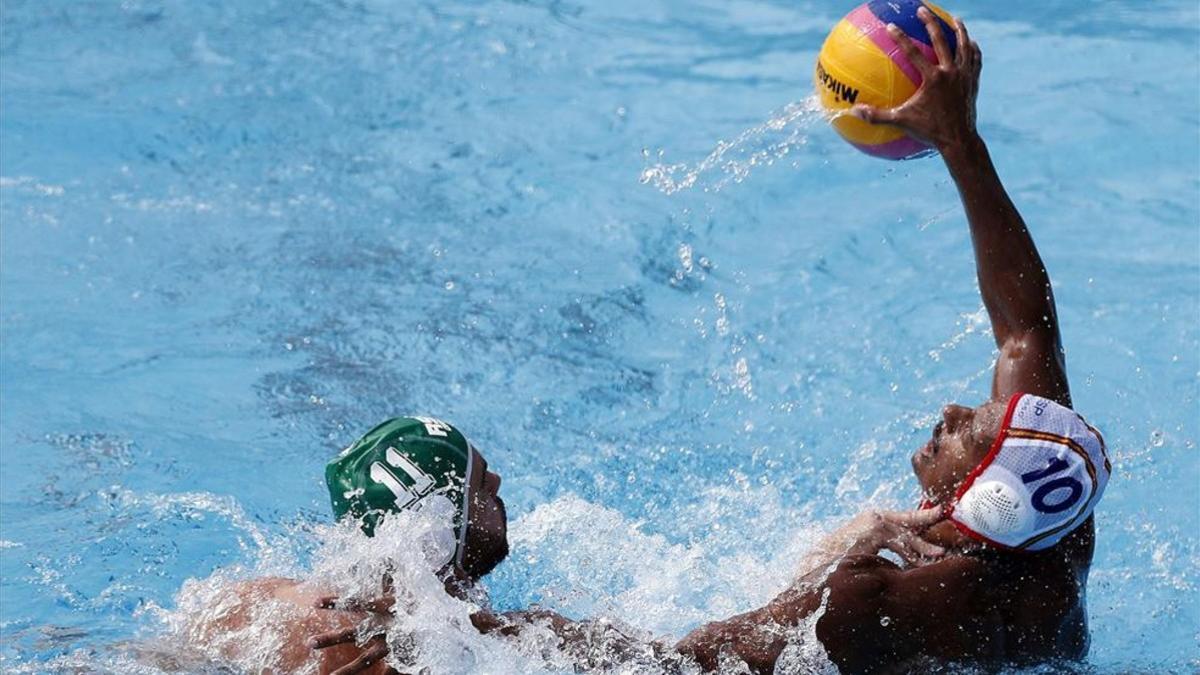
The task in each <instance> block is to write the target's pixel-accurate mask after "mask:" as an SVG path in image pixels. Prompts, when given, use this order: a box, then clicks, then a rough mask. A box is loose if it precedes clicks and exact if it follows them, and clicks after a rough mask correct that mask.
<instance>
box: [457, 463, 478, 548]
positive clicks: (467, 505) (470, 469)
mask: <svg viewBox="0 0 1200 675" xmlns="http://www.w3.org/2000/svg"><path fill="white" fill-rule="evenodd" d="M476 454H478V452H477V451H476V450H475V447H474V446H467V479H466V480H465V481H464V482H463V507H462V524H461V525H459V527H458V547H457V548H456V549H455V551H454V564H455V565H458V566H459V568H463V556H464V554H465V553H466V550H467V527H468V526H469V525H470V524H471V476H472V475H474V469H475V455H476ZM463 569H464V570H465V568H463Z"/></svg>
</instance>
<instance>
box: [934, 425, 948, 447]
mask: <svg viewBox="0 0 1200 675" xmlns="http://www.w3.org/2000/svg"><path fill="white" fill-rule="evenodd" d="M945 429H946V422H945V420H943V421H941V422H938V423H937V424H936V425H934V427H933V447H934V449H935V450H941V449H942V432H943V431H945Z"/></svg>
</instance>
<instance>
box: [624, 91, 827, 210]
mask: <svg viewBox="0 0 1200 675" xmlns="http://www.w3.org/2000/svg"><path fill="white" fill-rule="evenodd" d="M825 119H826V114H825V111H824V109H823V108H822V107H821V104H820V101H819V100H818V99H817V96H816V95H815V94H814V95H812V96H809V97H808V98H805V99H804V100H802V101H799V102H794V103H789V104H787V105H786V106H784V107H783V109H782V110H781V111H779V112H778V113H776V114H773V115H772V116H771V117H770V119H768V120H767V121H766V122H763V123H762V124H759V125H757V126H754V127H751V128H749V129H747V130H745V131H743V132H742V133H740V134H738V135H737V137H736V138H734V139H733V140H732V141H725V140H722V141H720V142H718V143H717V146H716V147H715V148H713V150H712V152H710V153H708V156H706V157H705V158H704V159H702V160H700V161H699V162H697V163H695V164H689V163H687V162H679V163H675V164H667V163H664V162H663V161H662V159H663V151H661V150H660V151H659V152H658V157H657V159H658V160H659V161H658V162H657V163H655V164H653V165H652V166H649V167H647V168H646V169H645V170H643V171H642V175H641V178H640V181H641V182H642V183H643V184H647V183H648V184H651V185H653V186H654V187H656V188H658V189H659V190H660V191H662V192H663V193H664V194H674V193H676V192H679V191H680V190H687V189H691V188H693V187H696V186H697V185H699V186H701V187H702V188H703V190H704V191H705V192H710V191H712V192H716V191H718V190H720V189H721V188H723V187H725V186H726V185H728V184H729V183H730V182H734V183H741V182H742V181H744V180H745V179H746V178H747V177H748V176H749V175H750V172H751V171H753V170H754V168H755V167H757V166H760V165H763V166H770V165H771V164H774V163H775V162H776V161H778V160H780V159H782V158H784V157H786V156H787V155H788V154H789V153H791V152H792V150H794V149H795V148H798V147H801V146H804V145H806V144H807V143H808V130H809V129H810V128H811V127H812V126H813V124H814V123H816V122H817V121H824V120H825ZM642 155H643V156H644V157H646V158H647V159H649V157H650V152H649V151H648V150H643V151H642ZM713 173H715V174H716V175H715V176H714V177H712V178H709V177H708V175H709V174H713Z"/></svg>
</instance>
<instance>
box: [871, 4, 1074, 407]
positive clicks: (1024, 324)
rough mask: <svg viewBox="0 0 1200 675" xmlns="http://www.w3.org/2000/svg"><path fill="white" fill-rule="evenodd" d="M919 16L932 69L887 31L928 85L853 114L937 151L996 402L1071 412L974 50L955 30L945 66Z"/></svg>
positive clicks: (1046, 288) (1046, 301)
mask: <svg viewBox="0 0 1200 675" xmlns="http://www.w3.org/2000/svg"><path fill="white" fill-rule="evenodd" d="M919 15H920V16H921V19H922V20H923V21H924V22H925V25H926V27H927V29H928V30H929V35H930V38H931V40H932V43H933V47H934V52H935V54H936V55H937V61H938V62H937V63H936V64H931V63H930V62H929V61H928V60H927V59H926V58H925V57H924V56H923V55H922V54H921V52H920V51H918V50H917V48H916V47H915V46H914V45H913V44H912V42H911V40H909V38H908V37H907V36H906V35H904V33H903V32H901V31H898V30H891V29H889V30H890V32H891V35H892V37H893V38H894V39H895V40H896V42H897V43H898V44H899V45H900V47H901V49H903V50H904V52H905V54H906V55H907V56H908V58H909V60H911V61H912V63H913V65H914V66H915V67H916V68H917V69H918V70H919V71H920V72H921V74H922V76H923V77H924V82H923V83H922V84H921V87H920V89H919V90H918V91H917V93H916V94H915V95H913V97H912V98H910V99H909V100H908V101H906V102H905V103H904V104H903V105H901V106H899V107H897V108H892V109H890V110H879V109H875V108H870V107H868V106H858V107H857V108H856V109H855V110H854V113H855V114H856V115H858V116H860V117H862V118H863V119H865V120H867V121H869V122H878V123H886V124H894V125H896V126H899V127H901V128H903V129H904V130H905V131H907V132H908V133H910V134H912V135H914V136H917V137H918V138H921V139H923V140H925V141H926V142H928V143H930V144H931V145H933V146H934V147H935V148H937V149H938V151H939V152H940V153H941V155H942V159H943V160H945V162H946V167H947V168H948V169H949V170H950V175H951V176H952V177H953V178H954V182H955V184H956V185H957V186H958V192H959V195H960V196H961V197H962V202H963V207H964V208H965V210H966V213H967V221H968V222H969V223H970V227H971V242H972V244H973V246H974V249H975V269H976V272H977V274H978V276H979V290H980V293H981V294H982V295H983V304H984V306H985V307H986V308H987V312H988V317H989V318H990V319H991V322H992V333H993V334H994V335H995V338H996V346H997V347H999V349H1000V357H999V359H998V361H997V363H996V372H995V378H994V379H993V382H992V397H993V398H996V399H1001V400H1003V399H1007V398H1008V397H1009V396H1011V395H1012V394H1013V393H1015V392H1018V391H1023V392H1027V393H1031V394H1037V395H1039V396H1045V397H1047V398H1050V399H1053V400H1056V401H1058V402H1060V403H1062V404H1064V405H1068V406H1069V405H1070V404H1071V400H1070V391H1069V389H1068V386H1067V375H1066V365H1065V363H1064V359H1063V351H1062V341H1061V338H1060V336H1059V330H1058V316H1057V313H1056V312H1055V307H1054V295H1053V292H1052V290H1051V288H1050V278H1049V276H1048V275H1047V274H1046V268H1045V266H1044V265H1043V264H1042V259H1041V256H1039V255H1038V251H1037V247H1036V246H1034V243H1033V237H1032V236H1030V234H1029V229H1028V228H1027V227H1026V226H1025V221H1024V220H1022V218H1021V214H1020V213H1018V212H1017V208H1016V206H1014V205H1013V203H1012V200H1011V199H1009V197H1008V193H1007V192H1006V191H1005V190H1004V185H1003V184H1001V182H1000V177H999V176H998V175H997V173H996V168H995V167H994V166H993V165H992V160H991V157H989V155H988V151H987V146H986V145H985V144H984V142H983V139H982V138H980V136H979V134H978V132H977V131H976V129H975V95H976V93H977V92H978V89H979V73H980V69H981V67H982V55H981V53H980V51H979V45H977V44H976V43H974V42H972V41H971V40H970V39H969V38H968V36H967V29H966V27H965V26H963V24H962V22H961V21H955V32H956V37H957V38H958V40H957V44H958V51H957V53H956V54H954V55H953V56H951V55H950V48H949V46H948V45H947V43H946V40H945V37H944V36H943V35H942V31H941V28H940V26H939V25H938V24H937V22H936V20H935V19H934V18H933V15H932V14H930V13H929V11H928V10H926V9H924V8H922V9H921V10H920V11H919Z"/></svg>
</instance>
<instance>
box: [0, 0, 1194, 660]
mask: <svg viewBox="0 0 1200 675" xmlns="http://www.w3.org/2000/svg"><path fill="white" fill-rule="evenodd" d="M948 8H949V9H950V10H951V11H954V12H958V13H960V14H962V15H963V16H964V17H965V18H966V19H967V21H968V22H969V26H970V28H971V31H972V34H973V35H974V36H975V37H976V39H977V40H978V41H979V42H980V43H981V45H982V47H983V51H984V55H985V67H984V80H983V85H982V91H981V94H980V104H979V107H980V126H981V130H982V132H983V134H984V135H985V137H986V138H987V139H988V140H989V141H990V143H991V148H992V152H993V155H994V157H995V159H996V162H997V164H998V166H999V168H1000V171H1001V174H1002V176H1003V177H1004V178H1005V180H1006V183H1007V185H1008V187H1009V189H1010V192H1011V193H1012V194H1013V197H1014V199H1015V201H1016V202H1017V204H1018V206H1019V207H1020V208H1021V210H1022V212H1023V213H1024V215H1025V217H1026V220H1027V221H1028V222H1029V224H1030V227H1031V228H1032V230H1033V231H1034V234H1035V236H1036V238H1037V240H1038V243H1039V245H1040V247H1041V250H1042V254H1043V257H1044V258H1045V260H1046V262H1047V265H1048V267H1049V270H1050V272H1051V275H1052V277H1053V280H1054V283H1055V290H1056V294H1057V298H1058V302H1059V311H1060V315H1061V319H1062V322H1063V331H1064V340H1065V346H1066V349H1067V358H1068V368H1069V372H1070V376H1071V380H1072V383H1073V385H1074V395H1075V403H1076V405H1077V407H1078V409H1079V410H1080V411H1081V412H1083V413H1084V414H1085V415H1087V416H1088V417H1089V419H1090V420H1091V421H1092V422H1093V423H1094V424H1096V425H1098V426H1099V427H1100V428H1101V430H1102V431H1104V433H1105V435H1106V438H1107V441H1108V445H1109V447H1110V449H1111V450H1112V452H1113V455H1114V465H1115V470H1116V474H1115V476H1114V479H1113V481H1112V482H1111V484H1110V485H1109V489H1108V492H1107V493H1106V497H1105V500H1104V502H1103V503H1102V504H1101V505H1100V507H1099V509H1098V512H1097V514H1098V515H1097V522H1098V528H1099V539H1098V547H1097V554H1096V564H1095V567H1094V568H1093V572H1092V578H1091V584H1090V589H1089V607H1090V616H1091V622H1092V630H1093V644H1092V650H1091V655H1090V656H1089V658H1088V669H1089V670H1090V671H1091V672H1097V673H1118V672H1129V671H1141V672H1193V671H1195V670H1196V669H1197V668H1200V600H1198V596H1197V593H1198V588H1197V585H1198V584H1200V574H1198V573H1197V569H1198V565H1200V544H1198V540H1197V535H1196V532H1197V530H1198V528H1200V496H1198V490H1197V488H1198V486H1200V456H1198V452H1200V451H1198V449H1197V446H1196V444H1197V440H1198V438H1200V401H1198V396H1197V394H1198V390H1200V179H1198V172H1200V135H1198V133H1197V130H1198V129H1200V95H1198V87H1200V85H1198V82H1200V56H1198V54H1200V41H1198V39H1200V32H1198V27H1200V16H1198V10H1197V7H1196V4H1195V3H1194V2H1192V1H1190V0H1188V1H1168V2H1160V3H1155V4H1154V5H1153V7H1150V6H1142V5H1140V4H1139V5H1130V4H1127V3H1117V2H1070V3H1067V2H1063V3H1026V4H1020V5H1015V6H1013V5H1011V4H1008V3H986V2H960V3H957V4H954V3H951V4H950V5H949V7H948ZM848 9H850V6H849V4H847V3H838V2H830V1H827V0H823V1H821V2H811V1H808V2H805V1H801V2H778V1H770V0H732V1H729V0H722V1H702V2H695V3H684V2H678V1H677V0H641V1H638V2H628V1H625V0H614V1H611V2H594V3H585V2H569V1H557V0H546V1H531V2H500V1H496V0H490V1H489V0H484V1H479V2H442V3H423V2H422V3H418V2H383V1H381V0H377V1H371V0H367V1H362V2H256V3H225V4H222V5H210V4H203V3H188V2H166V1H162V2H159V1H149V0H148V1H138V0H128V1H126V2H122V3H119V4H118V3H108V2H77V3H40V2H15V1H12V0H9V1H7V2H5V3H4V4H3V7H2V10H0V341H2V349H0V449H2V452H0V529H2V532H0V667H2V668H3V669H4V670H6V671H7V670H18V671H23V672H44V671H55V670H68V669H71V668H74V667H77V666H79V665H81V664H83V665H88V666H90V667H92V668H94V669H96V670H100V671H104V670H110V671H113V672H130V671H131V670H132V669H133V668H134V667H135V666H136V667H139V668H144V669H148V668H150V666H146V665H144V664H143V665H138V664H137V663H135V662H131V661H130V660H129V657H128V656H127V655H122V654H121V653H120V651H121V650H120V648H119V646H120V645H122V644H127V643H129V642H130V641H131V640H143V639H146V638H148V637H152V636H155V635H158V634H160V633H161V632H162V630H163V628H162V620H161V617H162V615H163V612H164V611H165V612H168V613H169V612H170V610H171V609H172V608H173V607H176V606H177V605H178V604H180V603H184V602H186V600H187V598H186V597H185V596H184V595H183V594H181V591H180V589H181V587H183V585H184V582H185V581H186V580H188V579H204V578H206V577H208V576H209V575H210V574H212V573H213V572H214V570H217V569H232V568H237V569H241V570H244V573H246V574H251V573H255V572H264V571H284V572H287V571H293V572H295V571H301V572H302V571H303V570H304V569H306V566H307V565H308V564H309V563H308V559H309V557H310V556H311V554H312V551H313V550H314V549H317V548H319V546H320V541H319V536H318V534H316V532H319V529H318V530H314V527H315V525H316V524H318V523H322V522H325V521H326V520H327V519H328V505H327V502H326V494H325V491H324V486H323V484H322V468H323V466H324V463H325V462H326V461H327V459H328V458H329V457H330V456H331V455H332V454H333V453H334V452H336V451H337V450H338V449H340V448H341V447H344V446H345V445H346V444H347V443H349V442H350V441H352V440H353V439H354V438H356V437H357V436H358V435H359V434H361V433H362V432H363V431H365V430H366V429H368V428H369V427H370V426H372V425H373V424H374V423H375V422H377V421H379V420H381V419H383V418H385V417H388V416H392V415H396V414H403V413H424V414H432V415H437V416H439V417H442V418H445V419H447V420H450V421H452V422H454V423H455V424H456V425H458V426H459V427H461V428H462V429H463V430H464V431H465V432H466V433H467V434H468V435H469V436H470V437H471V438H472V439H473V440H474V441H475V443H476V444H477V445H479V446H480V448H481V449H482V450H483V451H484V453H485V454H486V455H487V456H488V458H489V461H490V462H491V463H492V465H493V466H494V467H496V468H497V469H498V470H499V471H500V472H501V473H502V474H503V476H504V488H503V494H504V495H505V496H506V501H507V502H508V504H509V512H510V514H511V517H512V518H513V520H514V522H513V523H512V526H511V528H510V533H511V537H512V540H513V554H512V556H511V557H510V558H509V560H508V561H506V562H505V563H504V564H503V565H502V566H501V567H500V568H498V570H497V571H496V573H495V574H494V575H493V576H492V577H490V580H489V582H488V587H489V589H490V591H491V594H492V598H493V601H494V602H495V603H496V604H497V605H499V606H501V607H505V608H508V607H519V606H525V605H528V604H530V603H533V602H540V603H543V604H545V605H547V606H550V607H554V608H557V609H559V610H561V611H563V612H565V613H568V614H571V615H574V616H593V615H604V616H609V617H612V618H614V619H617V620H620V621H623V622H626V623H628V624H630V625H633V626H636V627H638V628H640V629H642V630H644V631H646V632H648V633H649V634H653V635H660V636H666V637H675V638H677V637H679V636H681V635H683V634H684V633H686V632H687V631H688V630H689V629H690V628H692V627H694V626H695V625H697V624H699V623H701V622H703V621H704V620H706V619H714V618H718V617H724V616H727V615H729V614H732V613H735V612H738V611H744V610H746V609H748V608H750V607H753V606H756V603H761V602H763V601H764V600H766V599H767V598H769V597H771V595H773V594H774V593H775V592H776V591H778V590H779V589H780V588H782V586H783V584H785V583H786V581H787V580H788V578H789V576H790V573H791V572H792V571H793V569H794V565H795V564H796V562H797V561H798V559H799V556H800V555H801V554H802V552H803V551H804V549H805V547H806V546H807V545H808V543H809V542H810V541H811V537H812V536H813V533H814V532H816V531H819V530H820V529H822V528H825V527H828V526H829V525H830V524H832V523H833V522H836V520H837V519H838V518H841V517H846V516H848V515H852V514H853V513H855V512H857V510H858V509H860V508H862V507H863V506H864V505H865V504H868V503H869V504H874V505H882V506H891V507H898V506H905V505H909V504H912V503H913V500H914V498H915V497H916V493H917V488H916V483H915V480H913V479H912V478H911V477H910V475H909V471H908V455H909V453H910V452H911V449H912V448H914V447H915V446H916V445H917V444H918V443H919V441H918V439H919V438H922V437H923V436H924V435H925V434H927V433H928V428H929V425H930V423H931V420H932V419H933V414H934V413H936V412H937V411H938V410H939V409H940V406H941V405H942V404H943V403H945V402H949V401H962V402H965V403H968V404H973V403H975V402H978V401H979V400H981V397H983V396H984V395H985V393H986V391H987V387H988V382H989V376H990V366H991V359H992V346H991V338H990V334H989V330H988V327H987V322H986V319H985V317H984V315H983V314H982V311H981V310H982V308H981V303H980V301H979V298H978V295H977V290H976V287H975V281H974V275H973V267H972V260H971V257H970V249H969V242H968V240H967V233H966V228H965V222H964V219H963V216H962V214H961V211H960V209H959V206H958V203H957V198H956V195H955V192H954V190H953V187H952V185H950V184H949V182H948V178H947V176H946V174H945V171H944V169H943V168H942V166H941V164H940V162H939V161H937V160H936V159H934V160H923V161H918V162H909V163H903V164H892V163H885V162H881V161H879V160H874V159H871V158H867V157H865V156H862V155H860V154H858V153H857V152H855V151H853V150H852V149H850V148H849V147H848V146H846V145H845V144H844V143H843V142H842V141H841V140H840V139H839V138H838V137H837V136H836V134H834V133H833V132H832V131H831V130H829V129H828V128H825V126H824V124H823V122H822V121H821V120H820V119H819V118H818V116H817V115H816V114H815V113H814V112H813V111H812V110H811V107H810V106H811V104H809V103H807V102H806V98H807V97H808V95H809V94H810V92H811V79H810V78H811V67H812V63H813V60H814V58H815V54H816V50H817V49H818V48H819V46H820V44H821V41H822V39H823V38H824V35H825V33H826V32H827V31H828V29H829V27H830V26H831V25H832V24H833V23H834V22H835V21H836V19H837V18H839V17H840V16H841V15H842V14H844V13H845V12H846V11H847V10H848ZM508 665H509V666H512V663H509V664H508ZM523 667H528V668H529V669H536V668H546V667H547V666H546V665H545V664H539V663H535V662H533V661H530V662H529V663H526V664H524V666H523Z"/></svg>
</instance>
